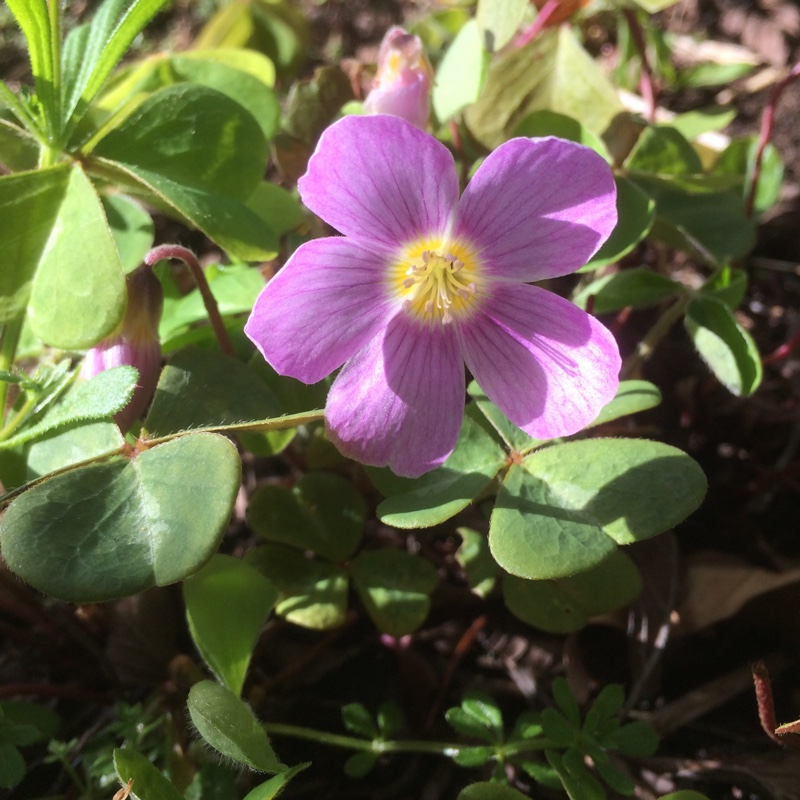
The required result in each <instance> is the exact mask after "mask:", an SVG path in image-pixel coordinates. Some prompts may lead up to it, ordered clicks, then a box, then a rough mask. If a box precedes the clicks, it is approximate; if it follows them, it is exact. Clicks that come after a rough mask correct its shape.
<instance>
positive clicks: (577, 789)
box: [545, 750, 606, 800]
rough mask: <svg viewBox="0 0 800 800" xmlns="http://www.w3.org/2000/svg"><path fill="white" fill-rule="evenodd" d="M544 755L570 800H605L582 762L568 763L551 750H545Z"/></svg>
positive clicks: (599, 787) (601, 791)
mask: <svg viewBox="0 0 800 800" xmlns="http://www.w3.org/2000/svg"><path fill="white" fill-rule="evenodd" d="M545 755H546V756H547V761H548V762H549V764H550V766H551V767H553V769H555V771H556V772H557V773H558V777H559V778H560V779H561V783H562V784H563V787H564V791H566V793H567V796H568V797H569V799H570V800H606V793H605V791H604V789H603V787H602V786H601V785H600V783H599V782H598V781H597V780H596V779H595V778H594V777H592V776H591V775H590V774H589V773H588V771H587V770H586V767H585V766H584V765H583V763H582V762H581V763H580V764H577V763H575V762H573V763H570V762H569V761H568V759H567V758H566V754H565V755H564V756H562V755H561V754H560V753H556V752H554V751H553V750H546V751H545ZM576 767H579V769H576Z"/></svg>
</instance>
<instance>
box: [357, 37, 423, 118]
mask: <svg viewBox="0 0 800 800" xmlns="http://www.w3.org/2000/svg"><path fill="white" fill-rule="evenodd" d="M432 75H433V70H432V69H431V65H430V63H429V62H428V58H427V56H426V55H425V51H424V50H423V49H422V42H421V41H420V38H419V36H414V35H413V34H410V33H406V32H405V31H404V30H403V29H402V28H397V27H395V28H390V29H389V30H388V31H387V32H386V35H385V36H384V37H383V41H382V42H381V49H380V51H379V52H378V72H377V74H376V75H375V82H374V84H373V87H372V90H371V91H370V93H369V94H368V95H367V97H366V99H365V100H364V112H365V113H367V114H392V115H394V116H395V117H402V118H403V119H405V120H408V121H409V122H410V123H411V124H412V125H416V126H417V127H418V128H422V129H424V128H425V126H426V124H427V123H428V116H429V115H430V95H431V78H432Z"/></svg>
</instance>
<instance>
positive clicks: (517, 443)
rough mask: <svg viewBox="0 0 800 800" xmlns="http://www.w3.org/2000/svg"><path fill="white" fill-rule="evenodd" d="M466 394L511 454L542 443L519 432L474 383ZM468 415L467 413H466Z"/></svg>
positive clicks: (530, 448) (468, 387)
mask: <svg viewBox="0 0 800 800" xmlns="http://www.w3.org/2000/svg"><path fill="white" fill-rule="evenodd" d="M467 394H469V396H470V397H471V398H472V399H473V400H474V401H475V405H476V406H477V407H478V409H479V410H480V412H481V414H483V416H484V417H485V418H486V420H487V422H489V424H490V425H491V427H492V428H493V429H494V430H495V431H496V432H497V435H498V436H499V437H500V439H501V440H502V441H503V444H504V445H505V446H506V447H507V448H508V450H509V451H511V452H516V453H526V452H528V451H529V450H532V449H533V448H535V447H536V446H538V445H539V444H541V443H542V440H540V439H534V438H533V437H532V436H528V434H527V433H525V431H523V430H520V429H519V428H518V427H517V426H516V425H514V423H513V422H511V421H510V420H509V419H508V417H506V415H505V414H504V413H503V412H502V411H501V410H500V409H499V408H498V407H497V406H496V405H495V404H494V403H493V402H492V401H491V400H489V398H488V397H487V396H486V393H485V392H484V391H483V389H481V387H480V386H478V384H477V383H476V382H475V381H471V382H470V384H469V386H467ZM468 413H469V412H468Z"/></svg>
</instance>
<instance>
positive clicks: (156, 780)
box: [114, 747, 183, 800]
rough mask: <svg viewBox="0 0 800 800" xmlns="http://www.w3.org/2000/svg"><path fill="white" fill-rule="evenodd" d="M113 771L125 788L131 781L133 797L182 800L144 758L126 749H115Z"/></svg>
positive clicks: (148, 799) (146, 799) (168, 782)
mask: <svg viewBox="0 0 800 800" xmlns="http://www.w3.org/2000/svg"><path fill="white" fill-rule="evenodd" d="M114 769H115V770H116V771H117V776H118V777H119V780H120V783H121V784H122V785H123V786H125V785H126V784H127V783H128V781H129V780H131V779H133V793H132V794H133V796H134V797H138V798H140V799H141V800H183V795H182V794H181V793H180V792H179V791H178V790H177V789H176V788H175V786H174V785H173V784H172V782H171V781H170V780H168V779H167V778H166V777H164V774H163V773H162V772H161V770H159V769H157V768H156V767H155V766H154V765H153V764H152V763H151V762H150V759H149V758H147V757H146V756H143V755H142V754H141V753H137V752H136V751H135V750H131V749H130V748H128V747H123V748H115V750H114Z"/></svg>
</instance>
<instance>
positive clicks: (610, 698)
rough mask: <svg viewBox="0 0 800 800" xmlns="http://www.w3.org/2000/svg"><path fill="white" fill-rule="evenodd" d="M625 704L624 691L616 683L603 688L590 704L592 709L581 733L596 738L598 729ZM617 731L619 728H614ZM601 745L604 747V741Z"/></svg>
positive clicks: (587, 714) (587, 715)
mask: <svg viewBox="0 0 800 800" xmlns="http://www.w3.org/2000/svg"><path fill="white" fill-rule="evenodd" d="M624 702H625V691H624V690H623V688H622V686H620V685H619V684H618V683H611V684H608V685H607V686H604V687H603V688H602V690H601V691H600V693H599V694H598V695H597V697H596V698H595V699H594V702H593V703H592V707H591V708H590V709H589V711H588V712H587V713H586V719H585V721H584V724H583V732H584V733H585V734H586V735H587V736H592V737H593V736H597V734H598V731H599V729H601V728H602V726H603V725H604V724H605V723H606V722H608V720H609V719H611V718H612V717H614V716H615V715H616V714H618V713H619V711H620V709H621V708H622V705H623V703H624ZM615 730H619V728H618V727H617V728H615ZM602 744H604V745H605V739H604V740H603V742H602Z"/></svg>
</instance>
